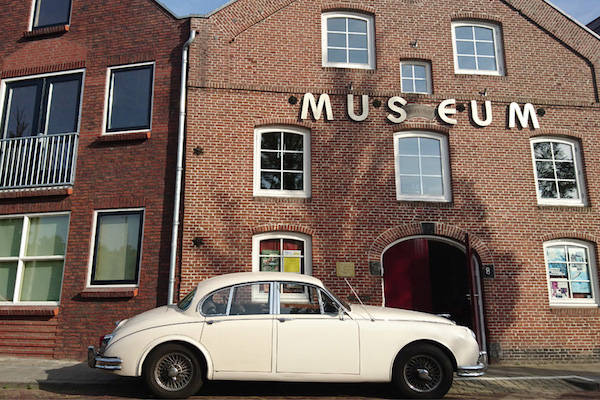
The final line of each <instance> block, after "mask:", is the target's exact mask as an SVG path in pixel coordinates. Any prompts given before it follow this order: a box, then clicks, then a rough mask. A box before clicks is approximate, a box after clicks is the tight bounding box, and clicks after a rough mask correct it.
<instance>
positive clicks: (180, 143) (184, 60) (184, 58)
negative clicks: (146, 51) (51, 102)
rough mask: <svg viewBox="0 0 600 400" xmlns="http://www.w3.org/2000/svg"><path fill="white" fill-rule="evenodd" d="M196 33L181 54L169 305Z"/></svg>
mask: <svg viewBox="0 0 600 400" xmlns="http://www.w3.org/2000/svg"><path fill="white" fill-rule="evenodd" d="M195 37H196V31H195V30H192V31H191V32H190V38H189V39H188V41H187V42H185V44H184V45H183V51H182V54H181V87H180V89H179V90H180V97H179V129H178V131H177V169H176V172H175V201H174V204H173V231H172V233H171V261H170V264H169V294H168V296H169V297H168V298H167V302H168V304H173V295H174V292H175V265H176V263H177V236H178V234H179V205H180V203H181V176H182V173H183V149H184V127H185V107H186V104H185V100H186V94H187V93H186V86H187V85H186V84H187V65H188V49H189V47H190V45H191V44H192V42H193V41H194V38H195Z"/></svg>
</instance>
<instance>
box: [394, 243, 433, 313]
mask: <svg viewBox="0 0 600 400" xmlns="http://www.w3.org/2000/svg"><path fill="white" fill-rule="evenodd" d="M383 266H384V274H383V279H384V294H385V305H386V307H394V308H405V309H408V310H419V311H425V312H433V304H432V293H431V276H430V268H429V246H428V244H427V239H413V240H406V241H404V242H400V243H398V244H397V245H395V246H394V247H392V248H390V249H389V250H388V251H386V252H385V254H384V255H383Z"/></svg>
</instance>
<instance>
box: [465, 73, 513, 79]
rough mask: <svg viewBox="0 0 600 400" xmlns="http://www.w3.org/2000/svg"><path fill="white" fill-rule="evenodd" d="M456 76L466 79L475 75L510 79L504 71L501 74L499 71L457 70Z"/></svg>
mask: <svg viewBox="0 0 600 400" xmlns="http://www.w3.org/2000/svg"><path fill="white" fill-rule="evenodd" d="M454 77H455V78H457V79H461V78H463V79H465V78H473V77H480V78H492V79H500V80H506V79H508V78H507V77H506V75H505V74H504V73H502V74H499V73H497V72H495V73H485V72H470V71H464V72H462V71H455V72H454Z"/></svg>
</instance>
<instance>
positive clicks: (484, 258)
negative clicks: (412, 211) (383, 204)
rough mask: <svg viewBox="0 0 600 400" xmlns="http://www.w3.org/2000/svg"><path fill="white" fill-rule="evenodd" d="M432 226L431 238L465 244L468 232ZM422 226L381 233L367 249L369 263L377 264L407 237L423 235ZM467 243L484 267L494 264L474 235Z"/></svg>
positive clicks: (445, 226)
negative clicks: (384, 254) (387, 248)
mask: <svg viewBox="0 0 600 400" xmlns="http://www.w3.org/2000/svg"><path fill="white" fill-rule="evenodd" d="M431 224H432V225H433V226H434V230H433V236H440V237H445V238H448V239H453V240H455V241H457V242H459V243H461V244H464V243H465V235H466V234H467V233H469V232H467V231H465V230H464V229H462V228H459V227H457V226H455V225H448V224H441V223H437V222H433V223H431ZM423 234H424V232H423V226H422V225H421V223H416V224H408V225H400V226H395V227H393V228H390V229H388V230H386V231H385V232H383V233H382V234H381V235H379V237H378V238H377V239H375V241H374V242H373V244H372V245H371V248H370V249H369V254H368V259H369V261H370V262H371V261H374V262H378V261H380V260H381V255H382V254H383V251H384V250H385V248H386V247H387V246H389V245H390V244H392V243H394V242H396V241H398V240H400V239H402V238H406V237H409V236H418V235H423ZM469 242H470V244H471V248H472V249H473V250H475V252H477V255H478V256H479V258H480V260H481V262H482V263H483V264H484V265H488V264H494V260H493V257H492V253H491V251H490V250H489V249H488V247H487V245H486V244H485V243H484V242H483V241H482V240H481V239H480V238H479V237H477V236H476V235H474V234H472V233H469Z"/></svg>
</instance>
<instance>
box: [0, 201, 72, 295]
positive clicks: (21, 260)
mask: <svg viewBox="0 0 600 400" xmlns="http://www.w3.org/2000/svg"><path fill="white" fill-rule="evenodd" d="M61 215H66V216H68V221H67V240H66V241H65V254H64V255H62V256H58V255H52V256H26V255H25V250H26V247H27V237H28V235H29V220H30V219H31V218H36V217H53V216H61ZM16 218H23V226H22V230H21V245H20V248H19V255H18V256H15V257H0V261H3V262H11V261H12V262H15V261H16V262H17V273H16V276H15V288H14V292H13V300H12V301H0V306H58V305H59V304H60V298H61V297H62V288H63V284H64V280H65V259H66V257H67V248H68V245H69V229H70V226H71V212H70V211H67V212H53V213H35V214H13V215H3V216H2V217H0V219H16ZM61 260H62V262H63V269H62V275H61V278H60V279H61V281H60V295H59V299H58V301H20V300H19V298H20V297H21V284H22V281H23V272H24V269H25V263H26V262H28V261H61Z"/></svg>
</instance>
